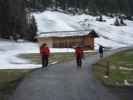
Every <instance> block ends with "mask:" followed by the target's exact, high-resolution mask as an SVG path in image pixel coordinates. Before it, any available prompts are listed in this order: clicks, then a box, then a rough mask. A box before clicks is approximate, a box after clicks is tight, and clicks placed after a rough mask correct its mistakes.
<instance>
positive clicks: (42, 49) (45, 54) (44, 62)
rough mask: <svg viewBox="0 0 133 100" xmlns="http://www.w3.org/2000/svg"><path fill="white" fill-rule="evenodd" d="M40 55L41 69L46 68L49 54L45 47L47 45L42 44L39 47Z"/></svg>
mask: <svg viewBox="0 0 133 100" xmlns="http://www.w3.org/2000/svg"><path fill="white" fill-rule="evenodd" d="M40 54H41V56H42V67H43V68H44V67H47V66H48V59H49V54H50V50H49V48H48V47H47V44H46V43H44V44H42V45H41V47H40Z"/></svg>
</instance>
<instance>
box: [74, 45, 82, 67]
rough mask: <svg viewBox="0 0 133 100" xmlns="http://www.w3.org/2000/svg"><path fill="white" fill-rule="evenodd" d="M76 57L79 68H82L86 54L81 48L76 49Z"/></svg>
mask: <svg viewBox="0 0 133 100" xmlns="http://www.w3.org/2000/svg"><path fill="white" fill-rule="evenodd" d="M75 55H76V62H77V66H78V67H81V66H82V59H83V58H84V52H83V49H82V48H81V47H80V46H77V47H76V48H75Z"/></svg>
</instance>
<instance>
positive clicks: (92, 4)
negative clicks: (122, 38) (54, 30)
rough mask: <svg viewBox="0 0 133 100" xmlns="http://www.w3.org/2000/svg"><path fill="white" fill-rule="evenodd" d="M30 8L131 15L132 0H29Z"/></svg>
mask: <svg viewBox="0 0 133 100" xmlns="http://www.w3.org/2000/svg"><path fill="white" fill-rule="evenodd" d="M30 2H31V7H32V8H34V9H38V8H41V9H46V8H48V7H53V8H55V9H57V8H61V9H63V10H69V9H70V8H73V10H75V11H79V10H80V11H81V10H82V12H86V10H87V9H89V12H90V13H94V14H98V13H104V14H107V13H124V14H126V15H133V0H30Z"/></svg>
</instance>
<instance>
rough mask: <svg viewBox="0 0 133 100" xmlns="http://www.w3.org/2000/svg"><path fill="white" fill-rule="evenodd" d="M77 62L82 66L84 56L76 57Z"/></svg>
mask: <svg viewBox="0 0 133 100" xmlns="http://www.w3.org/2000/svg"><path fill="white" fill-rule="evenodd" d="M76 62H77V66H78V67H81V66H82V58H81V57H77V58H76Z"/></svg>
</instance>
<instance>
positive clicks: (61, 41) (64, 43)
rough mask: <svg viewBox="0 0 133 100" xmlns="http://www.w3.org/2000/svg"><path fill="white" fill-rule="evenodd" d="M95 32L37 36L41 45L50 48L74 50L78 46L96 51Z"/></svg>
mask: <svg viewBox="0 0 133 100" xmlns="http://www.w3.org/2000/svg"><path fill="white" fill-rule="evenodd" d="M96 37H98V35H97V33H96V32H95V31H61V32H44V33H41V34H39V35H38V36H37V40H38V42H39V44H40V45H42V44H43V43H47V45H48V47H50V48H73V47H75V46H77V45H80V46H82V47H83V48H84V49H86V50H89V49H91V50H93V49H94V40H95V38H96Z"/></svg>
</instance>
